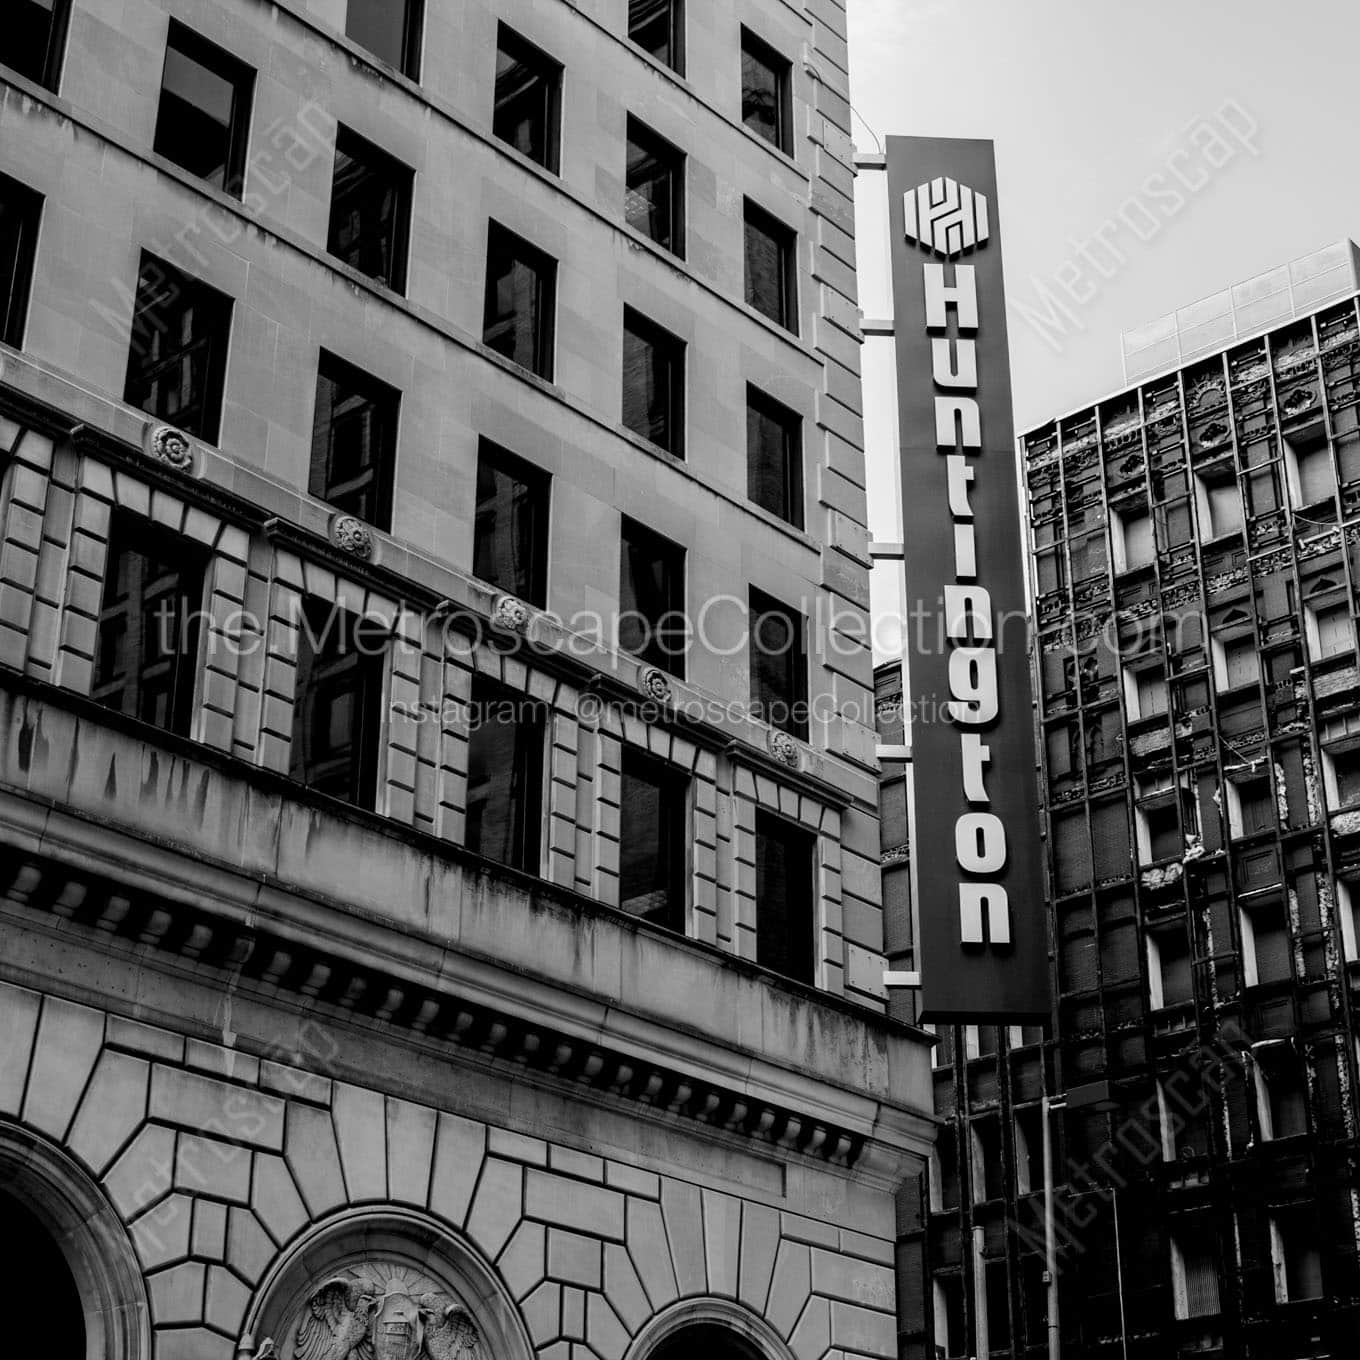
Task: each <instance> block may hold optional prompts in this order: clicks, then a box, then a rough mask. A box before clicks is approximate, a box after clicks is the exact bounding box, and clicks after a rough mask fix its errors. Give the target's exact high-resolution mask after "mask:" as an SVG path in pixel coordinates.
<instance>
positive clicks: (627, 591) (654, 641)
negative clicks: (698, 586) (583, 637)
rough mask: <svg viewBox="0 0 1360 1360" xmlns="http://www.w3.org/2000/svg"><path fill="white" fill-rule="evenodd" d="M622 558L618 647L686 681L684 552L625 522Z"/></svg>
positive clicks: (675, 545)
mask: <svg viewBox="0 0 1360 1360" xmlns="http://www.w3.org/2000/svg"><path fill="white" fill-rule="evenodd" d="M619 557H620V572H619V578H620V579H619V624H618V628H619V636H618V645H619V647H620V648H622V649H623V650H624V651H625V652H632V653H633V655H634V656H637V657H639V658H640V659H641V660H643V661H646V662H649V663H650V664H651V665H653V666H659V667H660V668H661V669H662V670H663V671H667V672H668V673H669V674H671V675H675V676H680V677H683V676H684V674H685V648H686V643H687V641H688V638H687V636H686V630H685V550H684V549H683V548H682V547H681V546H680V545H679V544H678V543H672V542H671V541H670V539H668V538H662V537H661V535H660V534H656V533H653V532H652V531H651V530H650V529H646V528H644V527H643V526H642V525H641V524H638V523H637V522H636V521H635V520H631V519H625V520H624V521H623V542H622V547H621V551H620V554H619Z"/></svg>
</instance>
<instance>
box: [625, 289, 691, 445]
mask: <svg viewBox="0 0 1360 1360" xmlns="http://www.w3.org/2000/svg"><path fill="white" fill-rule="evenodd" d="M684 410H685V346H684V342H683V341H682V340H680V339H679V338H678V337H676V336H674V335H672V334H671V333H670V332H669V331H666V330H662V328H661V327H660V326H656V325H653V324H652V322H650V321H648V320H646V319H645V318H643V317H641V316H639V315H638V313H637V312H635V311H633V309H632V308H631V307H625V308H624V309H623V423H624V424H625V425H626V426H627V427H628V428H629V429H630V430H632V431H633V433H634V434H639V435H641V436H642V437H643V438H644V439H646V440H647V441H649V442H650V443H652V444H655V445H657V446H658V447H659V448H663V449H665V450H666V452H667V453H673V454H674V455H675V456H676V457H677V458H683V457H684V448H685V439H684Z"/></svg>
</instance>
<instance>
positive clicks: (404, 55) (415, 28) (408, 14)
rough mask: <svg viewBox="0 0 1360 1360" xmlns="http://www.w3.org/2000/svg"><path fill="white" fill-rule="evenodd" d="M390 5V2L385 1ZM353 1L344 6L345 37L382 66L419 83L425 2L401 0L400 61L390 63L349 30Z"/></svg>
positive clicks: (423, 37) (423, 41) (423, 39)
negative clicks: (388, 67)
mask: <svg viewBox="0 0 1360 1360" xmlns="http://www.w3.org/2000/svg"><path fill="white" fill-rule="evenodd" d="M387 2H388V3H389V4H390V2H391V0H387ZM352 4H353V0H347V3H346V5H345V37H347V38H348V39H349V40H350V42H352V43H353V44H354V45H355V46H356V47H361V48H363V50H364V51H365V52H367V53H368V54H369V56H371V57H372V58H374V60H376V61H380V62H382V64H383V65H384V66H390V67H391V68H392V69H393V70H394V71H399V72H400V73H401V74H402V75H404V76H405V77H406V78H407V79H408V80H413V81H415V82H416V83H417V84H419V83H420V77H421V64H422V61H423V59H424V46H425V0H401V5H402V10H403V16H402V34H401V42H400V47H401V60H400V61H399V62H396V63H393V62H390V61H389V60H388V59H387V58H386V57H385V56H383V55H382V53H381V52H378V51H377V50H376V49H374V48H372V47H369V46H368V44H367V43H364V42H361V41H360V40H359V39H358V38H356V37H355V36H354V35H353V34H352V33H351V32H350V29H349V20H350V7H351V5H352Z"/></svg>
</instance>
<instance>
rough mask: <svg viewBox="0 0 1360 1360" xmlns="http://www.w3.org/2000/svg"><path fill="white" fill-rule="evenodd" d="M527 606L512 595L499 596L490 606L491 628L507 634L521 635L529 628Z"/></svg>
mask: <svg viewBox="0 0 1360 1360" xmlns="http://www.w3.org/2000/svg"><path fill="white" fill-rule="evenodd" d="M529 612H530V611H529V606H528V605H527V604H525V603H524V601H523V600H517V599H516V598H515V597H514V596H513V595H500V596H498V597H497V599H496V603H495V604H493V605H492V606H491V626H492V627H493V628H499V629H501V630H502V631H504V632H507V633H522V632H524V630H525V629H526V628H527V627H528V626H529Z"/></svg>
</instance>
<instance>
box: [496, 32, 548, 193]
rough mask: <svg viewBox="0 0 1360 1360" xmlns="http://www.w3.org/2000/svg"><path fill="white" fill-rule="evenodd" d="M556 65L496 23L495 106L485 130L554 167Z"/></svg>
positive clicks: (537, 163)
mask: <svg viewBox="0 0 1360 1360" xmlns="http://www.w3.org/2000/svg"><path fill="white" fill-rule="evenodd" d="M561 90H562V67H561V64H560V63H558V62H556V61H554V60H553V59H552V58H551V57H550V56H548V54H547V53H546V52H542V51H540V50H539V49H538V48H537V47H535V46H534V45H533V43H530V42H526V41H525V40H524V39H523V38H521V37H520V36H519V34H518V33H516V32H514V31H513V30H512V29H509V28H507V27H506V26H505V25H504V24H501V25H500V27H499V29H498V30H497V35H496V107H495V109H494V111H493V112H492V115H491V131H492V132H493V133H494V134H495V135H496V136H497V137H499V138H500V140H501V141H503V142H508V143H509V144H510V145H511V146H513V147H514V148H515V150H516V151H518V152H519V153H520V154H521V155H522V156H528V158H529V159H530V160H531V161H533V162H534V163H535V164H536V165H541V166H542V167H543V168H544V169H545V170H551V171H552V173H553V174H554V175H555V174H557V172H558V154H559V153H558V124H559V123H560V121H561V114H560V106H561Z"/></svg>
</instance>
